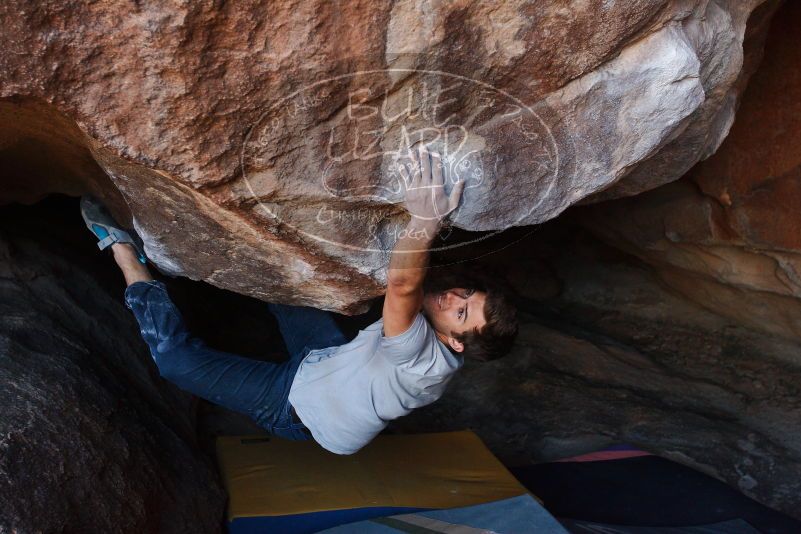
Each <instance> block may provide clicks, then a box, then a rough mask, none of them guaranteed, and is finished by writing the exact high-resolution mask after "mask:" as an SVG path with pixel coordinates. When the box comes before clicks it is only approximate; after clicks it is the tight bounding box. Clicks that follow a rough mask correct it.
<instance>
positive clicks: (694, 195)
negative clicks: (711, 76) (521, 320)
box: [583, 3, 801, 338]
mask: <svg viewBox="0 0 801 534" xmlns="http://www.w3.org/2000/svg"><path fill="white" fill-rule="evenodd" d="M799 21H801V5H799V4H798V3H788V4H787V5H786V6H785V7H784V8H782V10H781V11H780V12H779V15H778V16H777V18H776V20H775V21H774V23H773V25H772V27H771V32H770V36H769V39H768V42H767V46H766V50H765V59H764V62H763V64H762V65H761V67H760V68H759V70H758V71H757V73H756V74H755V75H754V76H753V79H752V81H751V82H750V84H749V88H748V90H747V91H746V93H745V96H744V99H743V103H742V106H741V107H740V110H739V111H738V115H737V120H736V122H735V124H734V126H733V127H732V130H731V133H730V135H729V137H728V138H727V139H726V141H724V143H723V145H722V146H721V148H720V150H719V151H718V152H717V153H716V154H715V155H714V156H712V157H711V158H709V159H708V160H706V161H705V162H703V163H701V164H699V165H698V166H697V167H695V168H694V169H693V170H692V171H691V172H690V173H689V174H688V175H687V177H686V178H684V179H682V180H681V181H680V182H676V183H673V184H670V185H668V186H665V187H662V188H659V189H656V190H653V191H649V192H647V193H645V194H643V195H640V196H638V197H636V198H632V199H625V200H620V201H614V202H610V203H608V204H601V205H598V206H597V207H594V208H592V209H590V210H588V212H586V213H584V214H583V216H584V217H586V223H587V225H588V227H590V228H592V229H594V230H595V231H596V232H599V233H600V234H601V235H603V236H604V237H605V238H606V239H607V240H609V241H610V242H613V243H615V244H617V245H619V246H622V247H623V248H625V249H626V250H627V251H629V252H632V253H634V254H635V255H637V256H639V257H641V258H643V259H644V260H645V261H647V262H649V263H651V264H652V265H654V266H655V267H656V268H657V269H658V270H659V271H660V273H661V274H662V278H663V279H664V280H665V281H666V282H667V283H668V284H669V285H670V286H671V287H673V288H674V289H676V290H679V291H680V292H682V293H683V294H684V295H686V296H687V297H689V298H691V299H693V300H695V301H696V302H698V303H700V304H702V305H703V306H705V307H707V308H709V309H712V310H713V311H716V312H718V313H721V314H723V315H725V316H728V317H731V318H734V319H736V320H737V322H738V323H740V324H744V325H748V326H750V327H752V328H757V329H759V330H763V331H767V332H771V333H775V334H780V335H783V336H787V337H794V338H801V300H799V299H800V298H801V210H799V206H801V73H799V70H798V65H799V64H801V50H800V49H799V47H798V46H797V25H798V22H799Z"/></svg>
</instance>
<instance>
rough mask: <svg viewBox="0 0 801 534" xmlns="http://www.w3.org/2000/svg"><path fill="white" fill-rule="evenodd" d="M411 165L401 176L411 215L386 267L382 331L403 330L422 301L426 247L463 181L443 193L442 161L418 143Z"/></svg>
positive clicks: (452, 205)
mask: <svg viewBox="0 0 801 534" xmlns="http://www.w3.org/2000/svg"><path fill="white" fill-rule="evenodd" d="M412 156H413V157H412V169H411V170H410V171H407V173H406V175H405V176H404V180H405V183H406V208H407V210H408V211H409V213H410V214H411V216H412V218H411V220H410V221H409V224H408V225H407V226H406V230H405V232H404V233H403V234H402V237H401V238H399V239H398V241H397V243H395V248H394V249H393V250H392V256H391V257H390V262H389V269H388V270H387V294H386V298H385V300H384V310H383V319H384V335H385V336H388V337H391V336H397V335H399V334H402V333H403V332H405V331H406V330H408V329H409V327H410V326H411V325H412V323H413V322H414V318H415V316H416V315H417V314H418V313H419V311H420V308H421V306H422V304H423V281H424V280H425V276H426V270H427V269H428V258H429V249H430V247H431V243H432V242H433V241H434V238H435V237H436V235H437V232H438V231H439V229H440V226H441V224H442V221H443V219H444V218H445V217H447V216H448V214H450V213H451V212H452V211H453V210H455V209H456V208H457V207H458V206H459V201H460V199H461V196H462V190H463V189H464V182H459V183H457V184H456V185H454V187H453V190H452V191H451V193H450V195H448V194H446V193H445V182H444V178H443V174H442V161H441V158H440V156H439V154H431V155H429V152H428V150H426V149H425V148H423V147H422V146H420V147H419V150H418V152H417V153H416V154H415V153H414V152H413V154H412Z"/></svg>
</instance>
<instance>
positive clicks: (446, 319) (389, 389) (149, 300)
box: [81, 148, 517, 454]
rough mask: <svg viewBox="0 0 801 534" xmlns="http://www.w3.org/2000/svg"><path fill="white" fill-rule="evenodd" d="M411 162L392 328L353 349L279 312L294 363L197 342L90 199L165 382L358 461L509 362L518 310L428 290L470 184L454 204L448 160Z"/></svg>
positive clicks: (477, 281)
mask: <svg viewBox="0 0 801 534" xmlns="http://www.w3.org/2000/svg"><path fill="white" fill-rule="evenodd" d="M412 154H413V155H412V158H411V161H412V165H411V168H410V169H409V170H407V172H406V173H405V176H404V178H405V180H406V184H407V187H406V199H405V200H406V207H407V210H408V211H409V213H410V214H411V215H412V217H411V220H410V222H409V223H408V226H407V228H406V230H407V231H406V232H404V233H403V234H402V236H401V237H400V238H399V239H398V241H397V243H396V244H395V248H394V249H393V251H392V255H391V259H390V264H389V269H388V272H387V290H386V298H385V300H384V308H383V316H382V318H381V319H379V320H378V321H376V322H375V323H373V324H372V325H370V326H368V327H367V328H365V329H364V330H362V331H361V332H359V334H358V335H357V336H356V338H355V339H353V340H352V341H350V342H349V341H348V340H347V339H345V337H344V336H343V334H342V332H341V331H340V330H339V329H338V327H337V326H336V324H335V322H334V320H333V318H332V316H331V315H330V314H329V313H327V312H324V311H321V310H316V309H314V308H306V307H298V306H286V305H280V304H268V306H269V309H270V310H271V312H272V313H273V314H274V315H275V316H276V318H277V319H278V325H279V328H280V330H281V335H282V336H283V338H284V341H285V343H286V346H287V348H288V350H289V354H290V357H289V359H288V360H287V361H285V362H283V363H270V362H263V361H257V360H252V359H248V358H244V357H241V356H237V355H234V354H228V353H225V352H221V351H217V350H214V349H212V348H210V347H208V346H206V345H205V344H204V343H203V342H202V341H201V340H200V339H198V338H197V337H193V336H192V335H191V334H190V333H189V332H188V331H187V329H186V327H185V325H184V321H183V319H182V318H181V315H180V313H179V312H178V309H177V308H176V307H175V305H174V304H173V303H172V302H171V301H170V298H169V296H168V295H167V291H166V288H165V286H164V284H162V283H161V282H159V281H157V280H155V279H154V278H153V276H151V274H150V272H149V271H148V269H147V267H146V261H147V260H146V257H145V254H144V251H143V248H142V245H141V241H140V240H139V238H138V237H137V236H136V235H135V234H134V233H133V232H130V233H129V232H126V231H125V230H123V229H121V228H120V227H119V226H118V225H117V224H116V223H115V221H114V220H113V219H112V217H111V216H110V215H109V214H108V212H107V211H106V210H105V208H104V207H103V206H102V205H101V204H100V203H99V202H98V201H97V200H95V199H93V198H91V197H84V198H83V199H81V213H82V214H83V217H84V220H85V221H86V225H87V226H88V227H89V229H90V230H91V231H92V232H93V233H94V234H95V236H96V237H97V238H99V239H100V242H99V243H98V246H99V248H101V249H103V248H106V247H109V246H110V247H111V250H112V251H113V254H114V259H115V261H116V262H117V265H119V267H120V269H121V270H122V273H123V275H124V277H125V281H126V283H127V286H128V287H127V289H126V291H125V303H126V305H127V306H128V307H129V308H130V309H131V310H132V311H133V313H134V315H135V316H136V319H137V321H138V322H139V326H140V329H141V333H142V337H143V338H144V340H145V342H146V343H147V345H148V346H149V348H150V353H151V355H152V357H153V360H154V361H155V363H156V365H157V366H158V369H159V372H160V374H161V376H162V377H163V378H165V379H167V380H169V381H171V382H173V383H174V384H176V385H177V386H178V387H179V388H181V389H184V390H186V391H189V392H191V393H193V394H195V395H197V396H199V397H202V398H204V399H207V400H209V401H211V402H214V403H217V404H220V405H222V406H225V407H226V408H229V409H231V410H235V411H238V412H243V413H245V414H248V415H249V416H250V417H252V418H253V419H254V420H255V421H256V422H257V423H258V424H259V425H260V426H262V427H263V428H265V429H266V430H267V431H269V432H270V433H272V434H274V435H277V436H280V437H284V438H288V439H294V440H305V439H314V440H315V441H317V443H319V444H320V445H321V446H323V447H324V448H326V449H327V450H329V451H331V452H334V453H337V454H352V453H354V452H356V451H357V450H359V449H360V448H362V447H363V446H364V445H366V444H367V443H369V442H370V441H371V440H372V439H373V438H374V437H375V436H376V435H377V434H378V433H379V432H381V430H383V429H384V428H385V427H386V426H387V424H388V422H389V421H391V420H393V419H396V418H398V417H401V416H404V415H407V414H408V413H410V412H411V411H412V410H413V409H415V408H419V407H421V406H425V405H427V404H430V403H432V402H434V401H436V400H437V399H439V398H440V396H441V395H442V394H443V392H444V390H445V387H446V385H447V384H448V382H449V381H450V379H451V378H452V377H453V374H454V373H455V372H456V371H457V370H458V369H459V368H460V367H461V366H462V363H463V357H464V356H467V357H473V358H476V359H479V360H490V359H494V358H497V357H499V356H502V355H504V354H505V353H506V352H508V350H509V349H510V347H511V344H512V341H513V339H514V337H515V335H516V333H517V322H516V318H515V310H514V308H513V306H512V305H511V304H510V302H509V300H508V299H507V297H506V296H505V295H504V294H503V292H501V291H500V290H499V289H498V288H497V287H496V286H495V285H494V283H493V282H492V281H491V280H489V279H487V278H484V277H478V276H475V277H474V276H468V277H466V278H463V279H462V281H461V282H459V283H450V284H449V283H448V277H447V276H440V277H431V279H430V280H428V281H427V283H426V290H425V291H424V284H423V282H424V280H425V278H426V272H427V269H428V258H429V248H430V246H431V243H432V242H433V240H434V238H435V236H436V235H437V232H438V231H439V229H440V225H441V224H442V222H443V220H444V219H445V218H446V217H447V216H448V215H449V214H450V213H451V212H452V211H453V210H455V209H456V208H457V207H458V205H459V202H460V199H461V195H462V190H463V188H464V182H459V183H457V184H455V186H454V187H453V188H452V190H451V192H450V194H447V193H446V191H445V184H444V179H443V168H442V163H441V160H440V156H439V155H438V154H435V153H429V152H428V150H426V149H424V148H420V149H419V151H416V152H415V151H412ZM437 278H439V279H437Z"/></svg>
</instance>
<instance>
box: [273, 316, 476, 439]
mask: <svg viewBox="0 0 801 534" xmlns="http://www.w3.org/2000/svg"><path fill="white" fill-rule="evenodd" d="M383 326H384V323H383V320H378V321H376V322H375V323H373V324H371V325H370V326H368V327H367V328H365V329H364V330H362V331H361V332H359V335H358V336H356V339H354V340H353V341H351V342H350V343H347V344H345V345H342V346H339V347H329V348H326V349H320V350H314V351H311V352H310V353H309V354H308V355H307V356H306V357H305V358H304V359H303V362H302V363H301V364H300V367H299V368H298V373H297V374H296V375H295V379H294V381H293V382H292V387H291V389H290V391H289V402H290V403H291V404H292V406H293V407H294V408H295V411H296V412H297V414H298V416H299V417H300V419H301V421H303V423H304V424H305V425H306V427H308V429H309V430H310V431H311V433H312V436H314V439H315V440H316V441H317V443H319V444H320V445H322V446H323V447H325V448H326V449H328V450H329V451H331V452H334V453H337V454H352V453H354V452H356V451H358V450H359V449H361V448H362V447H363V446H365V445H366V444H367V443H369V442H370V441H371V440H372V439H373V438H374V437H375V436H376V434H378V433H379V432H381V430H383V429H384V427H386V426H387V423H388V422H389V421H391V420H393V419H396V418H398V417H401V416H404V415H407V414H408V413H409V412H411V411H412V410H413V409H415V408H419V407H421V406H425V405H426V404H430V403H432V402H434V401H435V400H437V399H438V398H440V397H441V396H442V393H443V392H444V391H445V386H446V385H447V384H448V381H449V380H450V379H451V377H452V376H453V374H454V373H455V372H456V371H457V370H458V369H459V368H460V367H461V366H462V363H463V359H462V358H461V357H460V356H455V355H453V354H452V353H451V352H450V350H448V348H447V347H446V346H445V345H443V344H442V342H441V341H439V340H438V339H437V337H436V335H435V334H434V330H433V329H432V328H431V326H430V325H429V324H428V321H426V320H425V319H424V318H423V315H422V314H419V313H418V314H417V317H415V319H414V322H413V323H412V326H410V327H409V329H408V330H406V332H404V333H402V334H400V335H397V336H393V337H384V335H383Z"/></svg>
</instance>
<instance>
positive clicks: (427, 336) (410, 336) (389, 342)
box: [378, 313, 434, 365]
mask: <svg viewBox="0 0 801 534" xmlns="http://www.w3.org/2000/svg"><path fill="white" fill-rule="evenodd" d="M433 336H434V331H433V330H432V329H431V327H430V326H429V324H428V322H427V321H426V320H425V318H423V314H422V313H418V314H417V316H415V318H414V322H412V325H411V326H410V327H409V328H408V329H407V330H406V331H405V332H403V333H402V334H398V335H397V336H392V337H386V336H384V335H383V334H382V335H381V341H380V343H379V347H378V351H379V352H380V353H381V354H382V355H383V356H384V357H385V358H386V359H388V360H389V361H391V362H392V363H394V364H395V365H406V364H409V363H413V362H414V360H416V359H417V358H419V357H420V356H421V355H422V354H423V352H424V349H425V348H426V347H427V346H429V345H430V344H431V343H433V342H434V339H433Z"/></svg>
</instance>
